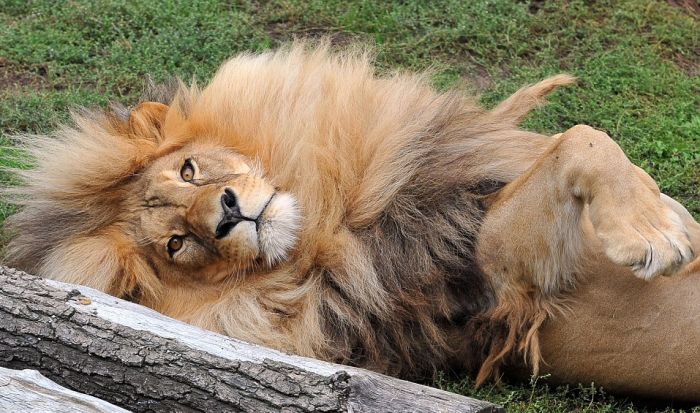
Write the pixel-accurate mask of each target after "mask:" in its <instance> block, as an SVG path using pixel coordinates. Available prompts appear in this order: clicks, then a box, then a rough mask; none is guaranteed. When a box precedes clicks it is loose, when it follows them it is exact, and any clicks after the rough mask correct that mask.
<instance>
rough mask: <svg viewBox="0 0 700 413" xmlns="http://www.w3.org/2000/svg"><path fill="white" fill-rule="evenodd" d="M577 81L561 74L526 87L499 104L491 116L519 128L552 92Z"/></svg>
mask: <svg viewBox="0 0 700 413" xmlns="http://www.w3.org/2000/svg"><path fill="white" fill-rule="evenodd" d="M575 81H576V78H575V77H573V76H571V75H567V74H559V75H556V76H552V77H548V78H547V79H544V80H542V81H541V82H538V83H535V84H534V85H530V86H525V87H523V88H520V89H519V90H518V91H517V92H515V93H513V94H512V95H510V96H509V97H508V99H506V100H504V101H503V102H501V103H499V104H498V106H496V107H495V108H494V109H493V110H492V111H491V114H492V115H493V116H494V117H495V118H496V119H498V120H499V121H500V122H506V123H510V124H512V125H514V126H517V125H518V124H519V123H520V122H521V121H522V120H523V119H524V118H525V116H526V115H527V114H528V113H529V112H530V111H531V110H533V109H535V108H536V107H538V106H540V105H542V104H544V103H545V99H544V98H545V96H547V95H548V94H549V93H550V92H552V91H553V90H554V89H556V88H558V87H559V86H565V85H569V84H571V83H574V82H575Z"/></svg>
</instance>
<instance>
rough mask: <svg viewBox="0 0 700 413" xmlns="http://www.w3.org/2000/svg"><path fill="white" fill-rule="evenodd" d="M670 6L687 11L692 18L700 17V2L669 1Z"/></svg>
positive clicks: (685, 0)
mask: <svg viewBox="0 0 700 413" xmlns="http://www.w3.org/2000/svg"><path fill="white" fill-rule="evenodd" d="M668 4H670V5H671V6H674V7H679V8H681V9H683V10H685V11H686V12H687V13H688V14H690V15H691V16H695V17H700V2H698V0H668Z"/></svg>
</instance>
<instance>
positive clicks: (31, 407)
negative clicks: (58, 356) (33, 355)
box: [0, 367, 128, 413]
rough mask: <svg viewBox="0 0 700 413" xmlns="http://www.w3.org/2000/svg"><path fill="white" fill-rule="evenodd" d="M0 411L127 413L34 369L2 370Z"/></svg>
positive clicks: (0, 374) (0, 370)
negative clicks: (75, 390) (62, 385)
mask: <svg viewBox="0 0 700 413" xmlns="http://www.w3.org/2000/svg"><path fill="white" fill-rule="evenodd" d="M0 412H44V413H46V412H51V413H74V412H84V413H128V412H127V411H126V410H124V409H121V408H119V407H117V406H115V405H113V404H110V403H107V402H105V401H103V400H100V399H98V398H95V397H92V396H87V395H85V394H81V393H78V392H74V391H72V390H68V389H66V388H64V387H61V386H59V385H58V384H56V383H54V382H52V381H51V380H49V379H47V378H46V377H44V376H42V375H41V374H40V373H39V372H38V371H36V370H10V369H5V368H2V367H0Z"/></svg>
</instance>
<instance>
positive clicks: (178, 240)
mask: <svg viewBox="0 0 700 413" xmlns="http://www.w3.org/2000/svg"><path fill="white" fill-rule="evenodd" d="M183 244H184V242H183V240H182V237H181V236H179V235H173V236H172V237H170V239H169V240H168V254H170V256H171V257H172V256H173V254H175V253H176V252H178V251H180V249H181V248H182V245H183Z"/></svg>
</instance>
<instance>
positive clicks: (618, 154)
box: [7, 43, 700, 399]
mask: <svg viewBox="0 0 700 413" xmlns="http://www.w3.org/2000/svg"><path fill="white" fill-rule="evenodd" d="M571 82H572V78H571V77H569V76H566V75H559V76H554V77H551V78H549V79H546V80H544V81H542V82H540V83H537V84H535V85H534V86H530V87H526V88H523V89H521V90H519V91H517V92H516V93H515V94H513V95H512V96H511V97H509V98H508V99H506V100H505V101H504V102H502V103H500V104H499V105H498V106H496V107H495V108H494V109H493V110H490V111H486V110H483V109H481V108H480V107H478V106H477V105H476V104H474V103H473V102H472V101H470V100H466V99H465V98H464V97H463V96H462V95H461V94H460V93H459V92H456V91H452V92H448V93H441V94H440V93H437V92H435V91H434V90H433V89H431V87H429V85H428V81H427V79H426V76H425V75H410V74H394V75H391V76H384V77H377V76H375V75H374V70H373V67H372V65H371V62H370V59H369V57H368V56H367V54H366V53H363V52H358V51H348V52H345V53H333V52H330V51H329V50H328V47H327V46H326V45H323V44H321V45H317V46H315V47H310V46H309V45H307V44H303V43H296V44H293V45H290V46H289V47H287V48H284V49H282V50H280V51H277V52H269V53H264V54H260V55H250V54H244V55H241V56H238V57H235V58H233V59H232V60H230V61H228V62H227V63H225V64H224V65H223V66H222V67H221V69H220V70H219V71H218V73H217V74H216V75H215V76H214V78H213V79H212V81H211V82H210V83H209V85H208V86H207V87H206V88H204V89H202V90H198V89H197V88H196V87H191V88H187V87H184V86H180V88H179V90H177V93H176V95H175V96H174V97H173V95H170V96H165V99H161V102H163V103H159V102H157V101H154V100H158V99H152V100H151V101H144V102H142V103H140V104H139V105H138V106H136V107H135V108H133V110H131V111H127V110H124V109H123V108H120V107H113V108H112V109H111V110H109V111H105V112H103V113H90V112H84V113H80V114H76V115H75V116H74V122H75V125H74V126H72V127H66V128H64V129H62V130H60V131H59V132H58V133H57V134H56V136H55V137H53V138H50V139H48V138H40V139H38V142H36V144H35V145H34V146H35V149H34V152H33V154H34V156H35V157H36V159H37V168H36V169H35V170H33V171H29V172H27V173H26V175H25V178H26V185H25V186H24V187H22V188H20V189H19V192H20V194H21V195H23V196H21V197H20V198H21V202H22V203H23V209H22V210H21V211H20V212H19V213H17V214H16V215H14V216H13V217H11V218H10V219H9V220H8V223H7V225H8V229H9V230H10V232H11V233H12V234H14V237H13V239H12V240H11V241H10V243H9V246H8V255H7V262H8V263H9V264H10V265H14V266H16V267H19V268H21V269H24V270H27V271H29V272H33V273H36V274H39V275H43V276H46V277H51V278H55V279H60V280H63V281H67V282H72V283H78V284H84V285H88V286H90V287H93V288H97V289H100V290H102V291H105V292H107V293H110V294H113V295H115V296H118V297H122V298H126V299H128V300H131V301H135V302H138V303H141V304H143V305H147V306H149V307H152V308H154V309H156V310H158V311H160V312H162V313H164V314H167V315H169V316H172V317H175V318H178V319H181V320H184V321H187V322H189V323H192V324H195V325H198V326H201V327H204V328H206V329H209V330H213V331H217V332H221V333H224V334H227V335H230V336H233V337H237V338H240V339H244V340H247V341H251V342H254V343H260V344H263V345H267V346H271V347H274V348H277V349H280V350H284V351H289V352H293V353H297V354H300V355H304V356H312V357H317V358H322V359H326V360H331V361H335V362H341V363H349V364H353V365H359V366H363V367H366V368H370V369H373V370H376V371H380V372H384V373H388V374H392V375H397V376H401V377H406V378H414V379H416V378H423V377H428V376H429V375H431V374H433V373H434V371H435V370H436V369H446V368H450V369H464V370H466V371H468V372H471V373H474V374H476V377H477V381H478V382H479V383H481V382H483V381H484V380H486V379H488V378H489V377H493V376H495V375H497V372H498V367H499V366H500V365H502V364H503V363H509V365H511V366H516V367H517V366H518V365H524V364H527V365H528V366H529V367H530V368H531V369H533V370H534V371H535V372H537V371H538V369H540V364H541V363H540V360H541V355H542V354H543V352H544V355H545V360H546V361H549V362H551V364H550V365H549V366H547V370H548V371H552V372H553V373H554V374H555V376H557V377H560V378H562V379H564V380H571V381H574V380H596V381H598V382H600V383H603V384H606V385H608V386H609V387H611V388H612V389H619V390H625V391H632V392H637V393H642V394H645V395H661V396H676V397H683V398H687V399H692V398H697V395H698V394H700V368H698V367H700V362H698V356H697V348H698V343H700V340H698V337H700V334H698V333H697V330H696V331H695V332H694V333H691V332H688V333H686V334H685V337H684V340H685V342H686V343H687V346H685V347H684V346H679V345H678V343H679V342H680V341H679V340H678V339H677V338H674V337H670V338H669V337H667V336H668V335H669V334H668V333H669V332H670V331H671V329H670V326H671V325H673V323H674V322H676V321H678V322H679V323H681V326H682V327H683V328H695V329H697V325H698V322H697V321H695V324H690V325H689V324H688V321H687V317H686V320H683V319H679V320H675V319H674V318H679V310H678V309H679V308H680V307H679V303H678V302H679V301H681V302H683V304H682V305H681V307H682V306H683V305H685V306H686V307H683V308H687V309H688V310H689V311H694V313H693V314H696V315H697V314H700V308H698V306H697V305H696V304H694V303H695V302H697V301H698V300H697V296H696V297H693V300H685V297H684V296H682V293H680V294H679V295H675V296H674V295H668V296H667V297H666V298H663V297H662V295H663V294H666V292H667V291H671V292H674V291H695V292H700V288H699V287H698V283H697V281H696V280H697V276H696V277H695V280H691V281H688V280H689V278H688V277H685V278H682V279H680V280H681V281H676V282H675V284H683V283H685V284H684V285H683V286H677V285H674V284H673V283H668V282H661V281H655V282H652V283H642V284H644V285H641V286H639V285H638V284H639V282H637V281H634V280H635V279H634V277H633V276H632V274H631V273H634V275H636V276H637V277H639V278H642V279H644V280H650V279H652V278H654V277H656V276H658V275H669V274H673V273H676V272H679V270H681V269H682V268H683V267H684V265H686V264H687V263H689V262H690V261H691V260H692V258H693V248H695V249H696V250H697V249H699V248H700V225H698V224H697V223H696V222H695V221H693V219H692V218H691V217H690V215H689V214H688V213H687V212H686V211H685V210H684V209H683V208H682V207H681V206H680V205H678V204H677V203H675V201H673V200H671V199H670V198H668V197H665V196H664V195H660V193H659V190H658V188H657V186H656V184H655V183H654V181H653V180H652V179H651V178H650V177H649V176H648V175H647V174H646V173H644V172H643V171H642V170H641V169H639V168H637V167H635V166H634V165H632V164H631V163H630V161H629V160H628V159H627V158H626V157H625V155H624V154H623V152H622V151H621V150H620V148H619V147H618V146H617V145H616V144H615V142H613V141H612V140H611V139H610V138H609V137H608V136H607V135H606V134H605V133H603V132H600V131H596V130H594V129H592V128H590V127H588V126H574V127H573V128H571V129H569V130H567V131H566V132H564V133H563V134H561V135H559V136H556V137H547V136H543V135H540V134H537V133H533V132H526V131H523V130H520V129H518V124H519V122H520V121H521V120H522V119H523V117H524V116H525V115H526V114H527V113H528V112H529V111H530V110H531V109H533V108H534V107H535V106H537V105H538V104H540V103H541V102H542V99H543V97H544V96H545V95H546V94H547V93H549V92H551V91H552V90H553V89H555V88H556V87H557V86H560V85H565V84H569V83H571ZM697 263H698V262H697V261H695V264H692V265H694V266H695V267H696V268H697V266H698V265H697ZM687 268H688V266H686V269H685V271H686V272H690V271H691V270H690V269H687ZM610 279H615V280H624V281H614V282H610V281H609V280H610ZM675 279H677V278H675ZM607 284H610V285H607ZM647 284H648V285H647ZM601 285H602V286H604V287H603V288H599V290H602V291H612V292H613V295H612V297H610V296H609V294H608V293H606V292H599V293H596V294H592V295H591V294H590V293H589V292H588V291H590V289H591V288H593V289H594V290H595V288H596V286H597V287H600V286H601ZM577 286H578V287H579V288H578V289H576V290H575V288H576V287H577ZM659 291H660V292H659ZM587 294H588V295H587ZM606 294H608V295H606ZM637 294H639V295H640V296H643V297H645V301H644V302H641V303H634V302H633V301H634V300H636V297H637ZM649 297H651V299H649ZM674 297H675V298H674ZM599 298H600V300H604V301H599ZM679 298H680V299H679ZM567 299H569V300H570V302H569V303H568V304H567V302H566V301H565V300H567ZM653 300H658V301H653ZM671 300H673V302H671ZM618 303H622V304H620V305H619V307H622V308H615V307H616V306H618ZM664 306H668V307H669V308H672V309H673V310H672V312H671V313H672V317H674V318H669V316H667V315H666V313H665V312H664V311H660V310H659V308H660V307H664ZM566 308H568V312H567V311H566ZM600 308H604V309H607V310H608V311H610V312H611V313H612V312H615V311H616V312H617V314H616V315H613V316H614V318H610V317H607V314H609V313H605V314H602V315H601V314H596V311H597V310H598V309H600ZM647 308H652V309H655V310H648V309H647ZM681 310H683V309H681ZM562 311H564V313H565V314H568V315H562ZM681 312H682V311H681ZM613 316H611V317H613ZM635 317H636V318H635ZM659 321H660V324H659V326H660V327H661V329H660V331H657V329H650V328H648V327H649V326H650V325H653V324H654V323H656V322H659ZM650 323H651V324H650ZM682 323H685V324H682ZM543 326H544V327H543ZM626 326H632V327H635V328H636V330H634V331H631V332H626V331H624V329H623V327H626ZM542 329H544V330H543V331H542V332H540V330H542ZM639 332H641V334H639ZM541 334H544V338H545V339H544V340H542V339H541V338H540V337H541ZM569 337H575V339H574V340H573V341H571V340H568V338H569ZM664 340H666V341H664ZM674 340H675V341H674ZM599 343H605V344H606V345H607V346H608V347H605V348H603V349H602V353H603V356H604V357H603V358H601V350H600V347H599ZM620 346H622V347H620ZM667 346H672V347H667ZM637 348H639V349H641V350H640V351H641V352H636V351H635V349H637ZM596 349H597V350H596ZM607 349H616V350H615V351H609V350H607ZM649 352H651V353H653V354H654V357H653V358H651V359H650V360H638V356H639V354H642V355H643V354H647V353H649ZM669 354H672V356H669ZM602 361H604V363H601V362H602ZM688 363H689V364H688ZM688 370H689V372H688ZM619 377H622V379H619ZM674 383H675V384H676V386H675V387H674V386H672V385H673V384H674Z"/></svg>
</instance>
